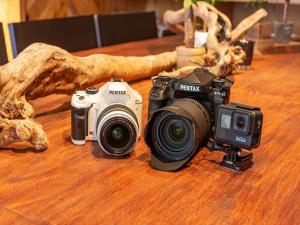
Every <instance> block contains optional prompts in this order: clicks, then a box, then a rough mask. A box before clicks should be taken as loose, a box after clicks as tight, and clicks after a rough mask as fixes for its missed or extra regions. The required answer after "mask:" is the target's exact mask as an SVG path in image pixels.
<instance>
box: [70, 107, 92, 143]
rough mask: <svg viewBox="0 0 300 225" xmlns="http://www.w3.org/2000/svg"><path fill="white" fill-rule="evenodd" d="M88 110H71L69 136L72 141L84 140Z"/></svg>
mask: <svg viewBox="0 0 300 225" xmlns="http://www.w3.org/2000/svg"><path fill="white" fill-rule="evenodd" d="M88 110H89V108H86V109H78V108H74V107H72V108H71V131H72V134H71V136H72V139H73V140H77V141H81V140H85V137H86V135H87V121H88V118H87V117H88Z"/></svg>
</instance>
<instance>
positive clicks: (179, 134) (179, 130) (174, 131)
mask: <svg viewBox="0 0 300 225" xmlns="http://www.w3.org/2000/svg"><path fill="white" fill-rule="evenodd" d="M169 133H170V137H171V138H172V140H174V141H178V140H181V139H182V138H183V137H184V135H185V133H186V132H185V127H184V124H183V123H182V121H176V120H175V121H172V123H171V124H170V127H169Z"/></svg>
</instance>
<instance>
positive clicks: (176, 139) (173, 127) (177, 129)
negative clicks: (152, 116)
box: [160, 116, 193, 151]
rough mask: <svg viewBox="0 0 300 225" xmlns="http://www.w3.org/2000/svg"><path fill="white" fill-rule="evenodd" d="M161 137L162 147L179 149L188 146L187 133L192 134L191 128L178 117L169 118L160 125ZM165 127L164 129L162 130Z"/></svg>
mask: <svg viewBox="0 0 300 225" xmlns="http://www.w3.org/2000/svg"><path fill="white" fill-rule="evenodd" d="M160 127H161V128H162V129H161V137H162V142H163V144H164V146H167V147H168V148H170V149H171V148H174V149H175V151H176V149H177V150H178V149H181V148H183V147H185V146H186V145H187V144H188V141H189V137H188V132H189V131H190V132H192V131H193V128H192V127H190V126H189V122H188V121H187V120H186V119H184V118H180V117H176V116H170V117H169V118H167V119H166V120H165V121H163V122H162V124H161V125H160ZM164 127H165V128H164Z"/></svg>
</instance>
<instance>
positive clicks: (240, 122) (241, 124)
mask: <svg viewBox="0 0 300 225" xmlns="http://www.w3.org/2000/svg"><path fill="white" fill-rule="evenodd" d="M245 123H246V122H245V119H244V118H243V117H238V118H237V120H236V126H237V127H238V128H239V129H243V128H244V127H245Z"/></svg>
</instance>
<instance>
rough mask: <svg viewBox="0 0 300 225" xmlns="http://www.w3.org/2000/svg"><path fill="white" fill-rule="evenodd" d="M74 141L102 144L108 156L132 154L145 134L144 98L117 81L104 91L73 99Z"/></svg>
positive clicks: (78, 93)
mask: <svg viewBox="0 0 300 225" xmlns="http://www.w3.org/2000/svg"><path fill="white" fill-rule="evenodd" d="M71 105H72V110H71V113H72V116H71V120H72V121H71V126H72V142H73V143H74V144H75V145H83V144H84V143H85V140H92V141H98V143H99V145H100V147H101V149H102V150H103V151H104V152H105V153H106V154H108V155H113V156H123V155H127V154H129V153H130V152H131V151H132V150H133V148H134V146H135V144H136V142H137V140H138V138H139V137H140V135H141V119H142V97H141V95H140V94H139V93H138V92H137V91H135V90H134V89H132V88H131V87H130V86H129V85H128V84H127V83H126V82H123V81H122V80H116V79H113V80H112V81H110V82H107V83H106V84H105V85H103V86H102V87H101V88H99V89H97V88H88V89H86V90H85V91H76V92H75V93H74V94H73V96H72V101H71Z"/></svg>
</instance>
